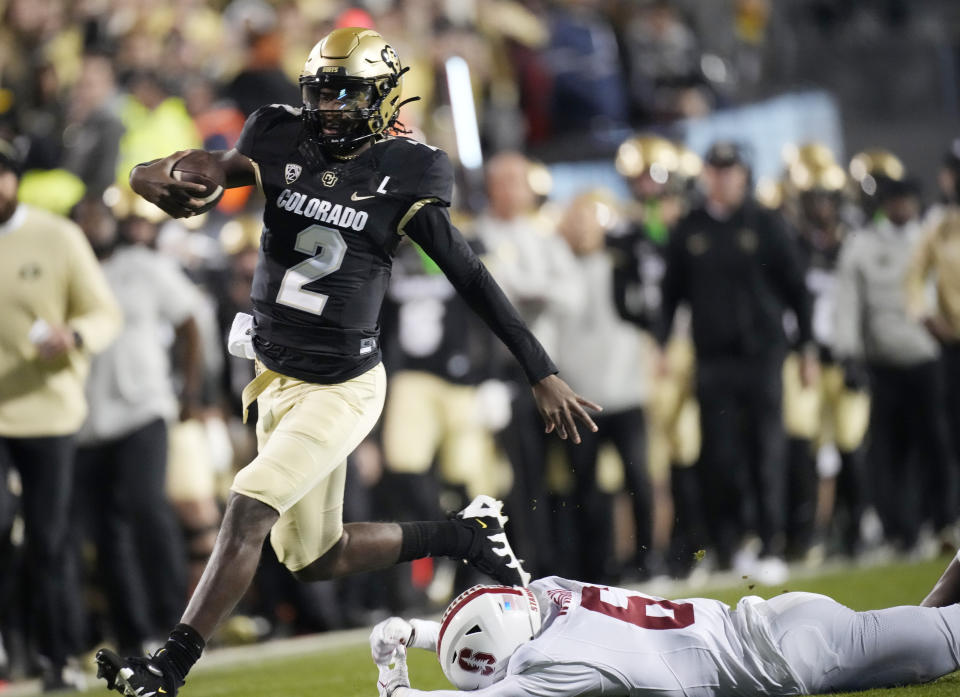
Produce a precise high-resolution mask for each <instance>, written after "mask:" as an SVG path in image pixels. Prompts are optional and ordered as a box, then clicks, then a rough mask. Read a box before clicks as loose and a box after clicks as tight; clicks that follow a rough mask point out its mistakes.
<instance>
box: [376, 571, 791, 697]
mask: <svg viewBox="0 0 960 697" xmlns="http://www.w3.org/2000/svg"><path fill="white" fill-rule="evenodd" d="M530 590H532V591H533V592H534V593H535V594H536V595H537V598H538V600H539V601H540V607H541V614H542V615H543V625H542V629H541V631H540V633H539V634H538V635H537V637H536V638H534V639H533V640H532V641H530V642H528V643H526V644H524V645H522V646H521V647H520V648H518V649H517V651H516V652H515V653H514V654H513V656H511V657H510V663H509V666H508V669H507V675H506V677H505V678H504V679H503V680H501V681H499V682H497V683H495V684H494V685H491V686H490V687H487V688H484V689H482V690H478V691H475V692H472V693H470V694H471V695H476V696H477V697H529V696H531V695H536V697H574V696H576V695H600V694H603V695H604V696H605V697H606V696H609V695H629V696H630V697H640V696H647V695H649V696H656V697H734V696H737V695H744V696H746V695H751V696H754V695H757V694H763V695H798V694H802V688H801V685H800V683H799V682H798V681H797V679H796V677H795V676H794V675H793V673H792V672H791V670H790V668H789V667H788V666H787V662H786V660H785V659H784V657H783V655H782V654H781V653H780V651H779V650H778V649H776V648H775V645H774V643H773V642H772V641H771V639H770V634H769V625H768V622H767V621H766V615H767V612H766V602H765V601H764V600H762V599H761V598H758V597H755V596H753V597H749V598H744V599H742V600H741V601H740V603H739V604H738V605H737V608H736V609H735V610H731V609H730V607H729V606H728V605H726V604H725V603H722V602H720V601H719V600H710V599H706V598H692V599H687V600H666V599H664V598H659V597H656V596H651V595H646V594H644V593H638V592H635V591H628V590H625V589H622V588H614V587H607V586H597V585H591V584H586V583H580V582H578V581H570V580H567V579H563V578H559V577H556V576H551V577H548V578H543V579H539V580H537V581H535V582H533V583H531V584H530ZM418 693H420V691H419V690H412V689H409V688H404V689H403V690H402V691H399V690H398V692H397V693H396V694H395V697H419V694H418ZM423 694H424V695H430V697H453V695H459V696H460V697H463V695H464V694H465V693H462V692H460V693H457V692H454V691H449V694H448V691H446V690H441V691H434V692H429V693H423Z"/></svg>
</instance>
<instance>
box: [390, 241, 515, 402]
mask: <svg viewBox="0 0 960 697" xmlns="http://www.w3.org/2000/svg"><path fill="white" fill-rule="evenodd" d="M469 244H470V246H471V248H472V249H473V251H474V252H475V253H478V254H479V253H482V250H483V247H482V245H481V243H480V241H479V240H476V239H473V240H470V241H469ZM383 326H384V355H385V357H386V361H387V367H388V368H390V369H391V370H394V371H397V370H410V371H418V372H424V373H429V374H431V375H436V376H439V377H441V378H443V379H444V380H447V381H449V382H452V383H454V384H458V385H477V384H479V383H480V382H482V381H483V380H485V379H486V378H488V377H490V376H491V375H492V374H493V372H494V365H493V361H494V357H495V356H496V355H497V354H496V352H495V351H494V347H493V336H492V335H491V334H490V332H489V331H488V330H487V328H486V327H484V326H482V325H481V323H480V320H479V319H478V318H477V316H476V315H475V314H474V313H472V312H470V309H469V307H467V304H466V302H465V301H464V299H463V298H462V297H461V296H460V295H459V294H458V293H457V292H456V290H455V289H454V287H453V285H452V284H451V283H450V281H449V280H447V278H446V277H444V275H443V274H442V273H440V270H439V269H437V268H436V265H435V264H433V263H432V260H430V258H429V257H427V256H426V254H425V253H424V252H423V251H422V250H420V249H418V248H417V247H416V246H415V245H412V244H410V245H403V246H401V247H400V249H399V250H398V252H397V257H396V259H395V260H394V263H393V277H392V278H391V279H390V287H389V289H388V290H387V298H386V303H385V304H384V309H383Z"/></svg>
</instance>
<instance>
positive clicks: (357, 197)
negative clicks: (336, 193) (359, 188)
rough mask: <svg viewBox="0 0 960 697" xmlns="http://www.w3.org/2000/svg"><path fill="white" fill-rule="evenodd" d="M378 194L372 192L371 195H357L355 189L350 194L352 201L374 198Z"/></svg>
mask: <svg viewBox="0 0 960 697" xmlns="http://www.w3.org/2000/svg"><path fill="white" fill-rule="evenodd" d="M375 195H376V194H370V195H369V196H357V192H356V191H354V192H353V193H352V194H350V200H351V201H363V200H364V199H368V198H373V197H374V196H375Z"/></svg>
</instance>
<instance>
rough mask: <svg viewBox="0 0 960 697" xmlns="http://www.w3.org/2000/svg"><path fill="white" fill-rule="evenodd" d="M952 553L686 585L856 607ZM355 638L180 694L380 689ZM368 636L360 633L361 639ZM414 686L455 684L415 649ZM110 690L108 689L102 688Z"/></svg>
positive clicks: (915, 579) (932, 574) (889, 601)
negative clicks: (790, 579) (817, 597)
mask: <svg viewBox="0 0 960 697" xmlns="http://www.w3.org/2000/svg"><path fill="white" fill-rule="evenodd" d="M946 563H947V559H946V558H944V559H938V560H935V561H931V562H925V563H920V564H913V565H907V564H897V565H892V566H883V567H874V568H870V569H859V570H852V571H843V572H835V573H829V574H826V575H823V576H820V577H816V578H809V579H805V580H802V581H797V582H796V583H794V584H787V585H786V586H785V587H760V586H758V587H756V588H752V589H750V588H749V587H748V586H749V584H750V581H749V579H747V580H744V581H743V582H742V584H740V585H738V586H736V587H731V588H723V589H709V590H702V591H697V592H695V593H688V595H696V596H703V597H713V598H718V599H720V600H723V601H724V602H727V603H731V604H733V603H735V602H736V601H737V600H738V599H739V598H740V597H741V596H743V595H749V594H756V595H761V596H763V597H771V596H773V595H776V594H778V593H781V592H783V591H785V590H798V591H799V590H803V591H811V592H816V593H824V594H827V595H830V596H832V597H834V598H836V599H837V600H839V601H840V602H842V603H844V604H846V605H848V606H850V607H852V608H854V609H857V610H868V609H875V608H881V607H889V606H892V605H906V604H916V603H918V602H920V600H921V599H922V598H923V596H924V595H925V594H926V592H927V591H928V590H929V589H930V587H931V586H932V585H933V583H934V581H935V580H936V579H937V578H938V577H939V575H940V572H941V571H942V570H943V568H944V567H945V566H946ZM351 641H352V643H350V644H348V645H345V646H342V647H337V648H334V649H330V650H326V651H321V652H316V653H312V654H311V655H299V656H290V657H285V658H277V659H263V660H257V659H254V660H248V661H244V662H243V663H242V664H241V665H236V666H233V667H229V668H227V667H220V668H207V669H199V668H200V667H199V666H198V670H196V671H195V672H194V674H192V675H191V676H190V678H189V680H188V683H187V686H186V687H185V688H184V689H183V691H182V692H181V694H182V695H183V696H184V697H376V694H377V693H376V677H377V672H376V669H375V668H374V666H373V663H372V661H371V660H370V654H369V650H368V648H367V646H366V643H358V640H356V639H353V640H351ZM360 641H362V639H361V640H360ZM408 664H409V667H410V679H411V682H412V684H413V686H414V687H417V688H420V689H425V690H430V689H441V688H443V689H449V687H450V686H449V684H448V683H447V682H446V680H445V678H444V677H443V674H442V673H441V672H440V668H439V665H438V664H437V661H436V658H435V657H434V655H433V654H431V653H428V652H425V651H412V652H411V653H410V655H409V661H408ZM103 694H104V695H106V693H105V692H104V693H103ZM853 694H857V695H864V696H867V695H868V696H870V697H907V696H909V697H915V696H916V697H947V696H948V695H949V696H960V672H958V673H954V674H953V675H949V676H947V677H945V678H942V679H941V680H938V681H937V682H935V683H932V684H929V685H922V686H916V687H905V688H896V689H892V690H871V691H867V692H859V693H853Z"/></svg>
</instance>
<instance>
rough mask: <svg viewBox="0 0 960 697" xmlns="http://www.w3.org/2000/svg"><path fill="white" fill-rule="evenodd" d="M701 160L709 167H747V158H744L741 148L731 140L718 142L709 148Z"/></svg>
mask: <svg viewBox="0 0 960 697" xmlns="http://www.w3.org/2000/svg"><path fill="white" fill-rule="evenodd" d="M703 160H704V162H706V163H707V164H708V165H710V166H711V167H733V166H734V165H740V166H741V167H746V166H747V158H746V157H745V156H744V152H743V146H741V145H739V144H738V143H734V142H733V141H731V140H718V141H717V142H716V143H714V144H713V145H711V146H710V149H709V150H707V154H706V155H704V157H703Z"/></svg>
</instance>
